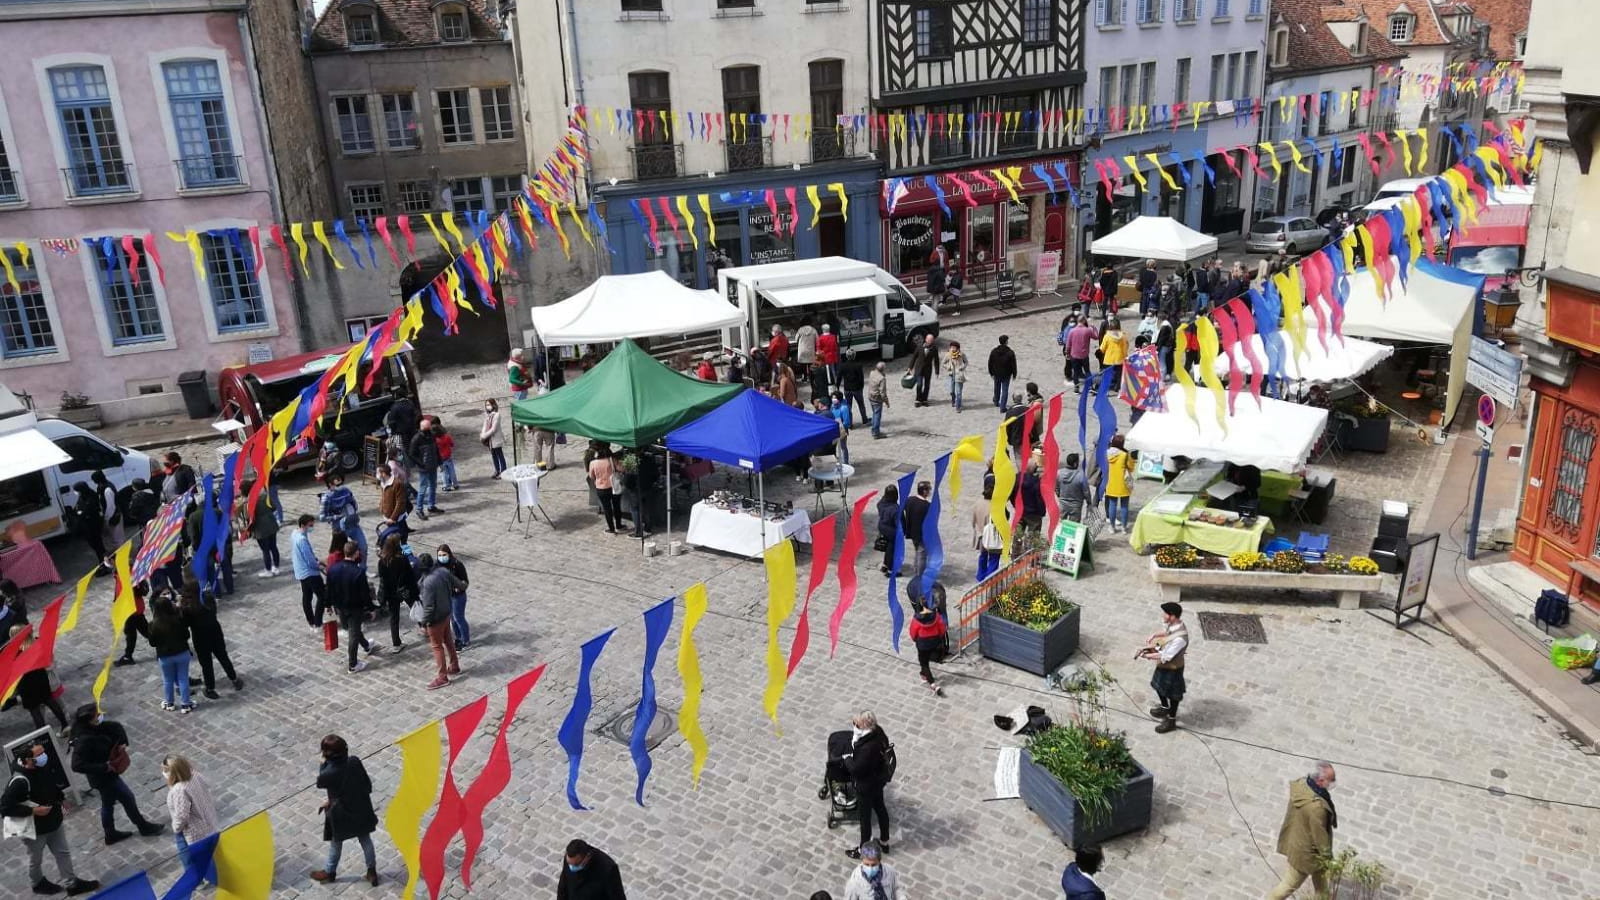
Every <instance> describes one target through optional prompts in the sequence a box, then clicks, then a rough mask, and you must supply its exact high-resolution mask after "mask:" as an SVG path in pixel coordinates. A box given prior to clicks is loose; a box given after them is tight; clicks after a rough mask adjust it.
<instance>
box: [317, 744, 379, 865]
mask: <svg viewBox="0 0 1600 900" xmlns="http://www.w3.org/2000/svg"><path fill="white" fill-rule="evenodd" d="M317 787H319V788H321V789H322V790H325V791H327V792H328V799H326V800H324V801H322V806H321V808H320V809H319V810H318V812H321V813H322V839H323V840H325V841H327V842H328V863H327V865H326V866H324V867H322V868H320V869H317V870H315V871H313V872H312V873H311V880H312V881H315V882H317V883H319V884H328V883H330V882H332V881H334V880H336V879H337V878H338V877H339V858H340V857H341V856H342V855H343V854H344V842H345V841H348V840H350V839H351V838H354V839H355V840H356V843H358V844H360V845H361V855H362V857H363V858H364V859H365V861H366V863H367V876H366V877H367V884H370V885H373V886H376V885H377V884H378V854H377V851H376V850H374V849H373V847H372V832H374V831H376V830H377V828H378V814H377V812H376V811H375V810H373V808H372V779H370V778H368V777H367V769H366V767H365V766H363V765H362V764H361V760H360V759H359V758H357V757H354V756H351V755H350V745H349V744H346V743H345V741H344V738H342V737H339V736H338V735H337V734H330V735H328V736H327V737H325V738H323V739H322V768H320V769H318V770H317Z"/></svg>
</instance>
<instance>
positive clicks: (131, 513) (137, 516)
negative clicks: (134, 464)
mask: <svg viewBox="0 0 1600 900" xmlns="http://www.w3.org/2000/svg"><path fill="white" fill-rule="evenodd" d="M128 486H129V487H130V488H132V489H133V492H132V493H130V494H129V495H128V514H127V516H126V517H125V520H124V522H123V524H125V525H127V526H128V531H129V533H132V532H134V531H138V530H142V529H143V528H144V526H145V524H146V523H148V522H149V521H150V520H151V519H154V518H155V517H156V513H157V512H159V511H160V509H161V498H160V497H159V496H157V495H156V492H155V491H153V490H151V489H150V484H149V482H147V481H145V480H144V479H143V478H135V479H134V480H133V481H132V482H130V483H129V485H128Z"/></svg>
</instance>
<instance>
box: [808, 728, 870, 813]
mask: <svg viewBox="0 0 1600 900" xmlns="http://www.w3.org/2000/svg"><path fill="white" fill-rule="evenodd" d="M853 740H854V735H852V734H851V733H850V732H848V731H835V732H833V733H832V734H830V735H828V763H827V765H826V766H824V767H823V770H822V787H820V788H817V799H818V800H827V801H828V827H829V828H838V827H839V824H840V823H842V822H859V821H861V810H860V809H859V808H858V807H857V805H856V804H857V800H856V787H855V785H854V784H853V783H851V780H850V770H849V769H848V768H847V767H846V766H845V763H844V757H845V755H846V754H848V753H849V752H850V746H851V743H852V741H853Z"/></svg>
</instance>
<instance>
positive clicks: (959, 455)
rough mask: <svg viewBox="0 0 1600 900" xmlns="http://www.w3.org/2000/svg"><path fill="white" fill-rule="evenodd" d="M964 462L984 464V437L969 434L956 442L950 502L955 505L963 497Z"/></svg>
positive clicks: (951, 461) (951, 457)
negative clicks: (962, 472) (962, 471)
mask: <svg viewBox="0 0 1600 900" xmlns="http://www.w3.org/2000/svg"><path fill="white" fill-rule="evenodd" d="M963 462H975V463H981V462H983V435H981V434H969V435H967V436H966V437H964V438H962V439H961V440H959V441H957V442H956V446H955V449H954V450H951V451H950V471H949V473H948V478H949V480H950V502H951V503H954V502H955V501H956V498H957V497H959V496H960V495H961V464H962V463H963Z"/></svg>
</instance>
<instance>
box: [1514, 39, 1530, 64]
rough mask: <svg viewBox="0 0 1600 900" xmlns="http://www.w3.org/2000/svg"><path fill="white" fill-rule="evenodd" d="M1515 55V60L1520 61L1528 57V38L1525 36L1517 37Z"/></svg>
mask: <svg viewBox="0 0 1600 900" xmlns="http://www.w3.org/2000/svg"><path fill="white" fill-rule="evenodd" d="M1516 54H1517V59H1521V58H1523V57H1524V56H1527V55H1528V36H1527V35H1525V34H1519V35H1517V49H1516Z"/></svg>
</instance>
